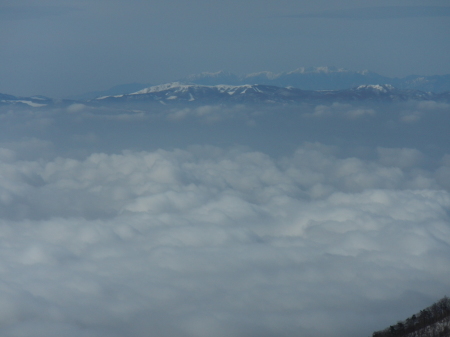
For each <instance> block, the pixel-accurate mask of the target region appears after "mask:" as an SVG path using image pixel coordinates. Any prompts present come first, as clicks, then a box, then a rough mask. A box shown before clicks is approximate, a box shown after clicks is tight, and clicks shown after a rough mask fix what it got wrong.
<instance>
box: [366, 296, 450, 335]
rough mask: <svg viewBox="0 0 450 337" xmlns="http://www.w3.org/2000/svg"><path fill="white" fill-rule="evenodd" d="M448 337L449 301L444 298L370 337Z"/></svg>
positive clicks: (449, 330) (449, 327)
mask: <svg viewBox="0 0 450 337" xmlns="http://www.w3.org/2000/svg"><path fill="white" fill-rule="evenodd" d="M393 336H396V337H448V336H450V299H449V298H448V297H444V298H443V299H441V300H440V301H438V302H436V303H434V304H433V305H431V306H429V307H428V308H425V309H424V310H421V311H420V312H419V313H417V314H415V315H412V316H411V317H409V318H407V319H406V320H404V321H400V322H397V324H395V325H391V326H390V327H389V328H386V329H384V330H381V331H376V332H374V333H373V335H372V337H393Z"/></svg>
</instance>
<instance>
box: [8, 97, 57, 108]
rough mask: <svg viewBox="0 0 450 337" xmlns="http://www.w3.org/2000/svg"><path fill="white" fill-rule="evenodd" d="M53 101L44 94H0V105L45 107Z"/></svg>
mask: <svg viewBox="0 0 450 337" xmlns="http://www.w3.org/2000/svg"><path fill="white" fill-rule="evenodd" d="M53 104H54V101H53V100H52V99H51V98H48V97H45V96H32V97H18V96H13V95H6V94H0V106H1V105H19V106H20V105H22V106H29V107H33V108H38V107H45V106H48V105H53Z"/></svg>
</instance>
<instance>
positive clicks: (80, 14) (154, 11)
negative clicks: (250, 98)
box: [0, 0, 450, 97]
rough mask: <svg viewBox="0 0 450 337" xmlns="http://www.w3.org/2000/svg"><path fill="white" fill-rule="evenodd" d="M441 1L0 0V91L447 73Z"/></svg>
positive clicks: (446, 24)
mask: <svg viewBox="0 0 450 337" xmlns="http://www.w3.org/2000/svg"><path fill="white" fill-rule="evenodd" d="M449 16H450V6H449V5H448V1H447V0H379V1H366V0H343V1H338V2H337V1H331V0H314V1H313V0H279V1H267V0H266V1H261V0H239V1H237V0H227V1H211V0H191V1H186V0H164V1H163V0H153V1H152V0H151V1H142V0H127V1H124V0H108V1H106V0H89V1H87V0H67V1H58V0H41V1H38V2H37V1H31V0H2V1H1V2H0V45H1V49H0V60H1V62H0V79H1V81H0V92H2V93H9V94H15V95H34V94H44V95H48V96H51V97H64V96H69V95H74V94H79V93H83V92H86V91H92V90H103V89H107V88H109V87H111V86H113V85H116V84H122V83H131V82H141V83H152V84H158V83H161V82H166V81H173V80H177V79H179V78H181V77H184V76H186V75H189V74H191V73H197V72H202V71H218V70H222V69H223V70H230V71H233V72H236V73H238V74H244V73H249V72H256V71H262V70H269V71H274V72H281V71H290V70H294V69H296V68H298V67H301V66H322V65H330V66H337V67H344V68H348V69H350V70H363V69H369V70H372V71H375V72H379V73H381V74H383V75H388V76H405V75H409V74H420V75H434V74H446V73H450V64H449V63H448V59H449V55H450V34H449V33H450V20H449Z"/></svg>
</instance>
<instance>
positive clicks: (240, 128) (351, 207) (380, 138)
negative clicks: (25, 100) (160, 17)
mask: <svg viewBox="0 0 450 337" xmlns="http://www.w3.org/2000/svg"><path fill="white" fill-rule="evenodd" d="M152 109H153V110H152ZM152 109H149V110H145V109H134V110H131V109H129V110H127V109H125V108H122V109H121V110H113V109H100V108H97V109H92V108H88V107H86V106H83V105H80V104H77V105H72V106H70V107H68V108H67V109H53V110H52V109H47V110H45V109H18V108H16V109H12V108H3V109H2V110H1V111H0V123H1V124H0V299H1V300H0V335H1V336H5V337H19V336H21V337H22V336H23V337H28V336H36V337H60V336H65V337H122V336H129V337H144V336H171V337H172V336H173V337H177V336H179V337H188V336H189V337H210V336H217V337H222V336H223V337H231V336H235V337H247V336H249V337H250V336H255V337H256V336H258V337H260V336H267V337H275V336H277V337H279V336H286V337H291V336H292V337H294V336H302V337H315V336H330V337H338V336H349V337H353V336H354V337H356V336H370V335H371V333H372V332H373V331H374V330H378V329H382V328H385V327H386V326H389V325H391V324H394V323H396V321H398V320H400V319H405V318H406V317H407V316H409V315H412V314H413V313H416V312H417V311H419V310H420V309H423V308H424V307H426V306H428V305H430V304H431V303H433V302H434V301H436V300H438V299H440V298H441V297H443V296H444V295H449V294H450V291H449V290H450V267H449V266H450V136H449V135H448V131H447V130H446V126H448V125H449V124H448V121H449V115H450V107H449V105H447V104H443V103H436V102H426V103H423V102H422V103H417V102H411V103H402V104H390V105H384V106H374V105H370V106H368V105H367V106H360V105H349V104H333V105H318V106H312V107H307V106H297V107H284V108H283V107H273V108H270V109H269V108H262V107H253V108H249V107H244V106H234V107H223V106H222V107H221V106H200V107H173V108H165V109H164V110H159V109H155V108H152Z"/></svg>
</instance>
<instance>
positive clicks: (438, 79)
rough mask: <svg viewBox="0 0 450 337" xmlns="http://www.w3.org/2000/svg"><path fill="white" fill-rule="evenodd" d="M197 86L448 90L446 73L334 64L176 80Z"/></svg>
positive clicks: (449, 79) (204, 74)
mask: <svg viewBox="0 0 450 337" xmlns="http://www.w3.org/2000/svg"><path fill="white" fill-rule="evenodd" d="M180 81H181V82H190V83H195V84H201V85H217V84H229V85H241V84H247V83H250V84H256V83H257V84H267V85H275V86H279V87H287V86H292V87H295V88H299V89H303V90H343V89H348V88H353V87H357V86H360V85H368V84H373V83H385V84H390V85H392V86H394V87H396V88H399V89H411V90H421V91H426V92H434V93H440V92H444V91H450V75H441V76H439V75H436V76H416V75H411V76H407V77H404V78H392V77H387V76H382V75H379V74H377V73H374V72H371V71H368V70H362V71H350V70H347V69H344V68H336V67H309V68H306V67H301V68H298V69H295V70H293V71H288V72H282V73H273V72H270V71H262V72H257V73H252V74H247V75H243V76H238V75H235V74H233V73H231V72H228V71H218V72H214V73H207V72H204V73H201V74H196V75H190V76H188V77H186V78H183V79H181V80H180Z"/></svg>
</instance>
